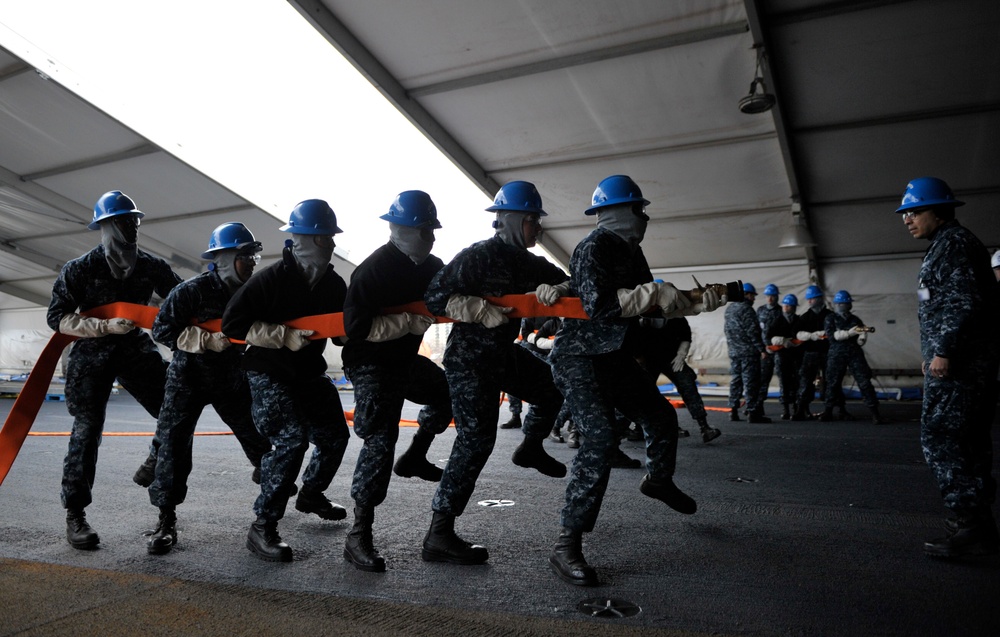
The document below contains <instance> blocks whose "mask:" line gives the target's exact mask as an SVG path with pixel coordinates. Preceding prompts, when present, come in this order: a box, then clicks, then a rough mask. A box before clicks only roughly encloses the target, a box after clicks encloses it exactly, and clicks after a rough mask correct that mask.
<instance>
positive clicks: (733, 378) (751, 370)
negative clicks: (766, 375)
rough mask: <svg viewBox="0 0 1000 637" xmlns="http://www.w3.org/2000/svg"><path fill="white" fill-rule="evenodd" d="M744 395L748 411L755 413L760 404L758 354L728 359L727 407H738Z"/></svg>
mask: <svg viewBox="0 0 1000 637" xmlns="http://www.w3.org/2000/svg"><path fill="white" fill-rule="evenodd" d="M744 394H745V395H746V399H747V402H746V405H747V410H748V411H751V412H753V411H757V409H758V408H759V404H760V353H759V352H755V353H753V354H751V355H750V356H730V357H729V407H730V408H733V407H739V406H740V397H741V396H743V395H744Z"/></svg>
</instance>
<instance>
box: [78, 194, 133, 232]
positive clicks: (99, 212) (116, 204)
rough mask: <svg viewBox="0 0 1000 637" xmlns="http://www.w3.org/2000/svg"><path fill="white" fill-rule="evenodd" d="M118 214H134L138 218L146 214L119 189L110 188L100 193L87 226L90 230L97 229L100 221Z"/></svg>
mask: <svg viewBox="0 0 1000 637" xmlns="http://www.w3.org/2000/svg"><path fill="white" fill-rule="evenodd" d="M118 215H136V216H137V217H139V218H140V219H142V218H143V217H145V216H146V215H145V214H143V213H142V212H139V210H137V209H136V207H135V202H133V201H132V200H131V199H130V198H129V196H128V195H126V194H124V193H123V192H122V191H121V190H111V191H108V192H106V193H104V194H103V195H101V198H100V199H98V200H97V203H96V204H94V220H93V221H91V222H90V225H88V226H87V227H88V228H90V229H91V230H97V229H98V228H100V227H101V224H100V223H99V222H100V221H103V220H105V219H110V218H111V217H117V216H118Z"/></svg>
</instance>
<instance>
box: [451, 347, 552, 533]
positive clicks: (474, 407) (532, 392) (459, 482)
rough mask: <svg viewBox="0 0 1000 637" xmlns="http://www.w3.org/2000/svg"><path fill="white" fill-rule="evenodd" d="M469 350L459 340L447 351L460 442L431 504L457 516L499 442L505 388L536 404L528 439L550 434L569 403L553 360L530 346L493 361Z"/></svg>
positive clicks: (507, 351) (527, 420) (495, 355)
mask: <svg viewBox="0 0 1000 637" xmlns="http://www.w3.org/2000/svg"><path fill="white" fill-rule="evenodd" d="M468 354H469V352H467V351H463V344H462V343H456V342H452V343H450V344H449V346H448V350H447V352H446V353H445V361H444V364H445V376H446V377H447V379H448V386H449V387H450V388H451V404H452V409H453V412H454V414H455V443H454V445H453V446H452V449H451V455H450V456H449V457H448V465H447V466H446V467H445V469H444V476H443V477H442V478H441V483H440V484H439V485H438V488H437V491H436V492H435V494H434V500H433V502H432V503H431V508H432V509H433V510H434V511H435V512H437V513H444V514H448V515H456V516H458V515H461V514H462V513H463V512H464V511H465V507H466V505H468V503H469V500H470V498H471V497H472V492H473V491H474V490H475V488H476V480H478V479H479V474H480V473H481V472H482V470H483V467H485V466H486V461H487V460H489V458H490V454H491V453H493V447H494V445H496V440H497V421H498V420H499V419H500V393H501V392H507V393H508V394H514V395H516V396H519V397H520V398H522V399H523V400H524V401H525V402H527V403H529V404H530V405H531V406H532V409H529V410H528V415H527V417H526V418H525V419H524V424H523V426H522V428H521V431H522V433H523V434H524V436H525V437H526V438H539V439H541V438H545V437H547V436H548V435H549V432H550V431H552V426H553V425H554V424H555V420H556V416H557V415H558V413H559V409H560V407H561V406H562V403H563V397H562V395H561V394H560V393H559V390H558V389H556V386H555V385H554V384H553V382H552V370H551V369H550V367H549V365H548V363H546V362H545V361H543V360H541V359H540V358H538V357H537V356H535V355H533V354H532V353H531V352H529V351H528V350H527V349H525V348H523V347H520V346H518V345H514V344H511V345H509V346H507V347H505V348H504V349H503V351H501V352H493V353H492V356H490V359H489V360H483V358H481V357H479V356H475V355H468Z"/></svg>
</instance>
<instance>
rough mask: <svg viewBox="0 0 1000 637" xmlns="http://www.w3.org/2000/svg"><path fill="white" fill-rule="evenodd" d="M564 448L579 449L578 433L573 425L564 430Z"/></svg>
mask: <svg viewBox="0 0 1000 637" xmlns="http://www.w3.org/2000/svg"><path fill="white" fill-rule="evenodd" d="M566 446H567V447H569V448H570V449H579V448H580V432H579V431H577V429H576V426H575V425H572V424H571V425H570V426H569V427H567V428H566Z"/></svg>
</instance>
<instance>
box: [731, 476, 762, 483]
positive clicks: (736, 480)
mask: <svg viewBox="0 0 1000 637" xmlns="http://www.w3.org/2000/svg"><path fill="white" fill-rule="evenodd" d="M726 480H728V481H729V482H757V478H740V477H736V478H726Z"/></svg>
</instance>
